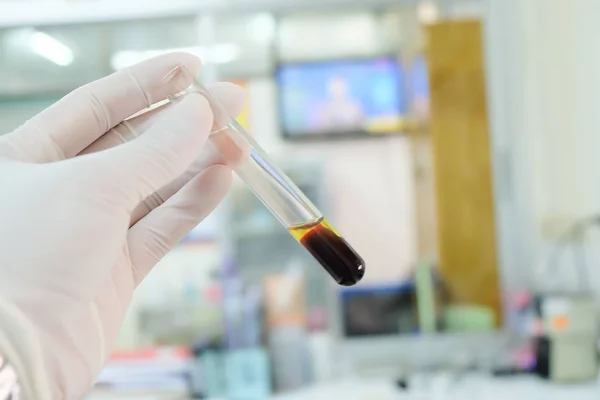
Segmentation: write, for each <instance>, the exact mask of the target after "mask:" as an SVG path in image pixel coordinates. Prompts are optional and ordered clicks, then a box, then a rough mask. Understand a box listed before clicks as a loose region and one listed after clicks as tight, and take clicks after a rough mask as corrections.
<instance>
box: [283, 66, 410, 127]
mask: <svg viewBox="0 0 600 400" xmlns="http://www.w3.org/2000/svg"><path fill="white" fill-rule="evenodd" d="M276 79H277V86H278V90H279V111H280V121H281V125H282V126H281V128H282V131H283V133H284V135H285V136H286V137H289V138H296V139H301V138H307V137H316V138H318V137H332V136H333V137H346V136H364V135H374V134H382V133H395V132H400V131H402V129H403V124H404V117H405V115H406V111H407V108H408V107H407V104H406V103H407V100H406V98H405V96H404V92H405V91H404V77H403V74H402V71H401V69H400V66H399V64H398V62H397V61H396V60H395V59H394V58H391V57H390V58H388V57H382V58H375V59H368V60H344V61H328V62H318V63H316V62H315V63H300V64H287V65H282V66H280V67H279V68H278V70H277V76H276Z"/></svg>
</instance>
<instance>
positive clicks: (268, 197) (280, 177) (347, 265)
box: [165, 66, 365, 286]
mask: <svg viewBox="0 0 600 400" xmlns="http://www.w3.org/2000/svg"><path fill="white" fill-rule="evenodd" d="M174 79H177V80H180V79H181V81H182V82H192V84H191V85H190V86H189V87H187V89H185V90H184V91H181V92H178V93H168V97H169V100H170V101H175V100H176V99H177V98H178V97H180V96H185V95H186V94H188V93H191V92H196V93H200V94H202V95H203V96H204V97H205V98H206V99H207V101H208V103H209V104H210V107H211V109H212V112H213V129H212V132H211V136H210V140H209V143H210V145H212V146H214V147H216V149H217V150H218V151H220V152H221V153H224V152H230V151H232V149H233V151H242V152H244V153H249V155H248V157H246V158H244V160H243V161H242V162H241V163H240V164H237V165H236V166H234V171H235V172H236V174H237V175H238V176H239V177H240V178H241V180H242V181H243V182H244V183H245V184H246V185H247V186H248V187H249V188H250V190H251V191H252V192H253V193H254V194H255V195H256V196H257V197H258V198H259V199H260V201H261V202H262V203H263V204H264V205H265V206H266V207H267V208H268V209H269V211H271V213H272V214H273V215H274V216H275V217H276V218H277V220H279V222H280V223H281V224H282V225H283V226H284V227H285V228H286V229H287V230H288V232H289V233H290V234H291V235H292V236H293V237H294V239H296V240H297V241H298V242H299V243H300V244H301V245H302V246H304V248H306V250H308V252H309V253H310V254H312V256H313V257H314V258H315V259H316V260H317V261H318V262H319V263H320V264H321V266H322V267H323V268H324V269H325V270H326V271H327V272H328V273H329V275H331V277H332V278H333V279H334V280H335V281H336V282H337V283H338V284H340V285H343V286H352V285H354V284H356V283H357V282H359V281H360V280H361V279H362V277H363V276H364V274H365V262H364V261H363V259H362V258H361V257H360V256H359V255H358V254H357V253H356V251H355V250H354V249H353V248H352V246H350V244H349V243H348V242H347V241H346V240H345V239H344V238H343V237H342V236H341V235H340V234H339V233H338V232H337V231H336V230H335V229H334V228H333V226H332V225H331V224H330V223H329V222H328V221H327V219H326V218H324V217H323V214H322V213H321V212H320V211H319V210H318V209H317V208H316V207H315V206H314V204H313V203H312V202H311V201H310V200H309V199H308V198H307V197H306V196H305V195H304V193H302V191H301V190H300V189H299V188H298V187H297V186H296V185H295V184H294V183H293V182H292V181H291V180H290V178H289V177H287V176H286V175H285V173H283V171H281V170H280V169H279V168H278V167H276V166H275V165H274V164H273V162H272V161H271V159H270V158H269V156H268V155H267V154H266V153H265V151H264V150H263V149H262V148H261V147H260V146H259V145H258V143H256V141H255V140H254V139H253V138H252V137H251V136H250V134H249V133H248V132H247V131H246V130H245V129H244V128H243V127H242V126H241V125H240V124H239V123H238V122H237V121H236V120H235V118H232V117H231V116H230V115H229V114H228V113H227V111H226V110H225V108H224V107H223V105H222V104H220V102H218V101H217V100H216V99H215V98H214V97H213V96H212V95H211V94H210V93H209V92H208V90H207V89H206V88H205V87H204V86H203V85H202V84H201V83H200V82H199V80H198V79H197V78H196V76H194V75H193V74H192V73H191V72H190V71H189V70H188V69H187V68H185V67H184V66H181V67H177V68H176V69H174V70H173V71H171V73H170V74H169V75H168V76H167V77H166V78H165V80H166V81H171V80H174ZM168 87H170V88H172V87H177V85H168ZM171 90H172V89H171Z"/></svg>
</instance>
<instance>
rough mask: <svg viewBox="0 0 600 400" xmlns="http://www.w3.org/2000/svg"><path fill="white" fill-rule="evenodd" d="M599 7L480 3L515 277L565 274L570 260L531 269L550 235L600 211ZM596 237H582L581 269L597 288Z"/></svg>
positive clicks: (564, 277) (550, 279) (557, 2)
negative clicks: (558, 268) (552, 269)
mask: <svg viewBox="0 0 600 400" xmlns="http://www.w3.org/2000/svg"><path fill="white" fill-rule="evenodd" d="M599 12H600V3H599V2H597V1H594V0H581V1H574V2H564V1H561V0H532V1H526V2H524V1H520V0H503V1H494V0H488V1H487V7H486V50H487V53H488V67H489V86H490V97H489V105H490V111H491V117H492V135H493V137H494V142H495V148H496V152H495V156H496V165H495V166H496V171H497V173H498V179H497V180H498V187H497V197H498V199H499V205H498V209H499V212H500V213H501V215H502V224H501V225H502V226H501V228H500V229H501V230H502V234H501V236H502V238H503V239H502V242H503V247H502V248H503V257H504V262H503V267H504V270H505V273H506V274H507V276H508V277H509V280H510V281H511V282H512V283H513V284H517V285H523V284H526V285H528V286H533V287H545V286H546V285H544V284H545V283H547V284H556V283H558V284H560V283H564V282H572V278H573V272H574V271H573V268H575V264H574V263H572V262H568V261H565V262H564V263H563V264H562V266H563V268H562V272H561V273H560V274H557V273H553V274H551V273H543V274H541V275H540V274H537V273H535V272H536V271H537V269H536V268H537V267H539V266H541V265H547V264H548V261H547V258H548V257H547V256H548V252H549V250H551V249H552V248H553V238H554V237H556V235H557V234H559V233H561V232H563V231H564V230H565V229H566V228H567V227H568V226H569V225H571V224H572V223H574V222H575V221H576V220H577V219H578V218H580V217H582V216H586V215H589V214H591V213H594V212H597V211H598V210H599V209H600V168H599V167H598V155H597V154H598V150H599V149H600V136H599V135H598V132H600V113H598V109H600V46H598V45H597V43H596V38H597V37H598V34H600V25H598V24H597V19H596V16H597V15H598V13H599ZM597 243H598V242H597V241H596V240H592V242H590V243H589V244H588V245H587V248H588V250H590V251H591V252H592V253H593V254H589V258H590V260H589V261H590V262H591V261H596V263H595V265H594V264H590V262H588V267H589V268H590V272H591V273H592V275H594V276H593V277H592V279H591V284H592V286H593V287H594V290H595V291H596V292H597V293H600V280H599V279H598V278H599V276H598V268H596V266H597V265H598V263H597V262H598V261H600V253H599V252H598V250H597V249H598V246H597ZM580 247H581V246H580ZM570 257H571V255H570V254H568V253H567V254H566V255H565V260H569V258H570ZM569 286H571V287H572V285H567V287H569Z"/></svg>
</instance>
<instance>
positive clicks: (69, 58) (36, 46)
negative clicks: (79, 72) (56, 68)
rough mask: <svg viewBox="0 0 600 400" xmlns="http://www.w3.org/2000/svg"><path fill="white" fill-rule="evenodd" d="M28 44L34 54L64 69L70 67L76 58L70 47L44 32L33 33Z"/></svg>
mask: <svg viewBox="0 0 600 400" xmlns="http://www.w3.org/2000/svg"><path fill="white" fill-rule="evenodd" d="M28 44H29V47H30V48H31V50H32V51H33V52H34V53H36V54H37V55H39V56H41V57H44V58H45V59H47V60H50V61H52V62H53V63H54V64H57V65H60V66H62V67H66V66H67V65H70V64H71V63H72V62H73V60H74V58H75V56H74V54H73V50H71V48H70V47H69V46H67V45H66V44H64V43H63V42H61V41H60V40H58V39H56V38H54V37H53V36H50V35H48V34H47V33H44V32H40V31H33V32H31V33H30V35H29V38H28Z"/></svg>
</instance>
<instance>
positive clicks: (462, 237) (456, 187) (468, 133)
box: [427, 21, 501, 319]
mask: <svg viewBox="0 0 600 400" xmlns="http://www.w3.org/2000/svg"><path fill="white" fill-rule="evenodd" d="M427 33H428V50H427V55H428V61H429V78H430V90H431V126H430V128H431V145H432V149H433V165H434V169H433V174H434V181H435V192H436V206H437V236H438V247H439V263H440V270H441V274H442V277H443V279H444V281H445V283H446V284H447V286H448V289H449V292H450V295H451V297H452V300H453V301H454V302H456V303H462V304H472V305H479V306H485V307H489V308H491V309H493V310H494V311H495V312H496V316H497V317H498V319H499V318H500V316H501V309H500V301H501V300H500V288H499V279H498V261H497V256H496V237H495V223H496V222H495V215H494V204H493V191H492V172H491V160H490V137H489V132H488V118H487V109H486V92H485V71H484V65H483V48H482V40H481V24H480V23H479V22H477V21H451V22H441V23H437V24H434V25H431V26H429V27H428V32H427Z"/></svg>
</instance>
